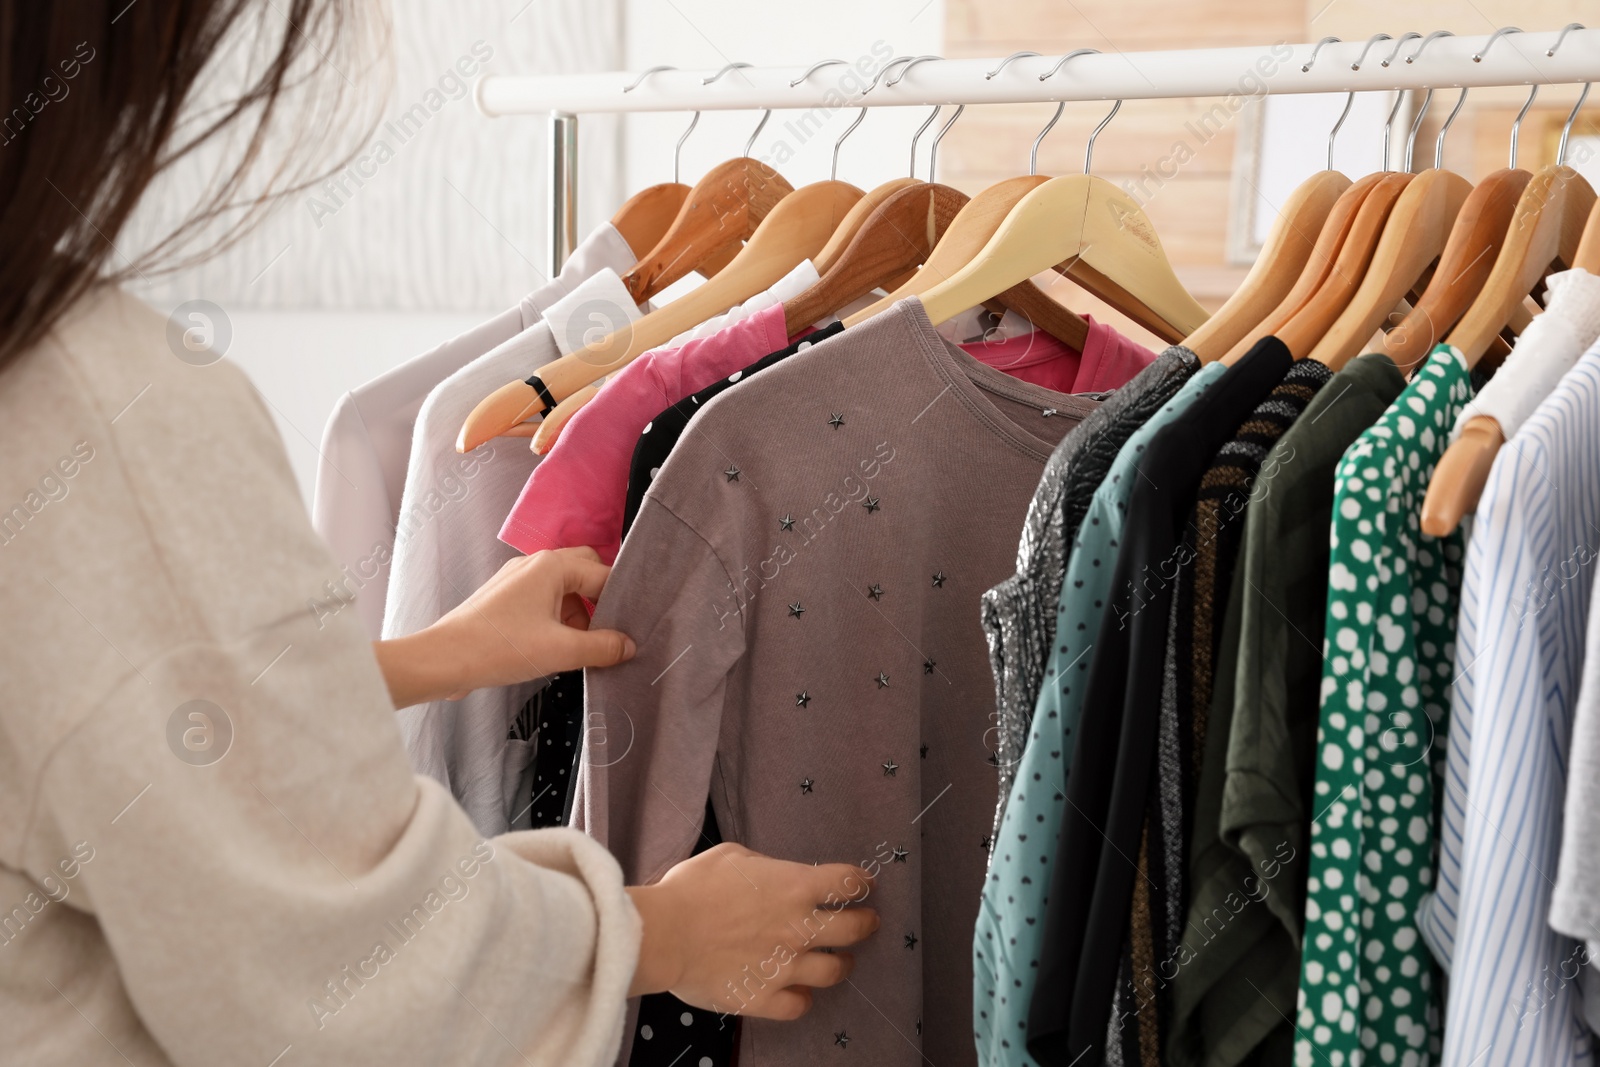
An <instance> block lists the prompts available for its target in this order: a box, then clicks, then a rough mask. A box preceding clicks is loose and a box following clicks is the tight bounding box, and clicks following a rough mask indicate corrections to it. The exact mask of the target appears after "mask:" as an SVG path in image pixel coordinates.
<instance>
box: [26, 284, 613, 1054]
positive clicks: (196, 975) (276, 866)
mask: <svg viewBox="0 0 1600 1067" xmlns="http://www.w3.org/2000/svg"><path fill="white" fill-rule="evenodd" d="M180 350H181V348H180ZM307 429H310V428H307ZM340 579H341V575H340V574H339V573H338V572H337V571H336V569H335V567H334V564H333V562H332V560H331V558H330V557H329V554H328V552H327V550H326V549H325V548H324V546H323V544H322V543H321V541H319V540H318V538H317V537H316V535H315V534H314V533H313V532H312V529H311V526H310V524H309V523H308V521H307V519H306V515H305V512H304V509H303V506H302V504H301V502H300V497H299V493H298V491H297V489H296V486H295V482H294V478H293V476H292V475H291V473H290V470H289V466H288V464H287V462H286V460H285V455H284V451H283V446H282V443H281V441H280V440H279V438H278V434H277V432H276V430H275V428H274V426H273V423H272V420H271V418H270V416H269V415H268V413H267V410H266V407H265V406H264V405H263V403H262V402H261V400H260V399H259V398H258V396H257V395H256V393H255V391H254V389H253V387H252V386H251V385H250V384H249V383H248V381H247V380H246V379H245V377H244V376H243V375H242V374H241V373H240V372H239V371H238V370H237V369H236V368H235V367H233V366H231V365H229V364H228V363H226V362H219V363H215V364H212V365H210V366H194V365H191V363H188V362H185V361H183V360H180V359H178V358H177V357H176V356H175V355H174V354H173V350H172V346H171V345H170V344H169V340H168V324H167V322H166V321H165V320H164V319H163V318H162V317H161V316H160V315H159V314H157V313H155V312H154V311H152V310H151V309H149V308H147V307H145V306H144V305H142V304H140V303H139V302H138V301H136V300H134V299H132V298H131V297H129V296H127V295H126V294H123V293H121V292H118V291H115V290H102V291H100V292H97V293H95V294H93V295H92V296H91V297H90V298H88V299H86V300H85V301H83V303H82V304H81V305H80V307H79V308H78V309H76V311H75V312H74V313H73V314H72V315H71V316H70V317H69V319H68V320H67V321H66V322H65V323H63V324H62V326H61V327H59V328H58V329H57V331H56V332H55V334H54V335H53V336H52V337H51V338H49V339H47V340H46V341H45V342H43V343H41V344H40V345H39V346H38V347H37V348H36V349H35V350H34V351H32V352H29V353H27V354H26V355H25V356H24V357H23V358H22V359H21V360H20V361H19V362H17V363H14V364H13V365H11V366H10V367H8V368H6V369H5V370H4V371H3V372H0V666H3V670H0V677H3V678H4V680H5V683H6V686H5V694H4V699H3V700H0V814H3V816H4V817H3V818H0V1035H3V1037H0V1064H6V1065H9V1064H27V1065H29V1067H49V1065H54V1064H70V1065H72V1067H88V1065H97V1064H116V1065H119V1067H125V1065H126V1064H129V1063H132V1064H136V1065H138V1067H145V1065H151V1064H197V1065H205V1067H225V1065H232V1064H238V1065H241V1067H268V1065H269V1064H271V1065H279V1067H300V1065H305V1064H339V1065H344V1064H368V1063H371V1064H385V1065H398V1064H423V1065H433V1064H441V1065H442V1064H502V1063H503V1064H540V1065H543V1064H561V1065H563V1067H566V1065H574V1064H599V1063H606V1062H609V1061H610V1060H611V1059H612V1058H613V1057H614V1056H615V1053H616V1049H617V1045H618V1041H619V1037H620V1027H621V1019H622V1009H623V1003H624V997H625V995H626V992H627V986H628V983H629V981H630V979H631V977H632V973H633V968H634V963H635V958H636V954H637V951H638V941H639V924H638V917H637V915H636V913H635V912H634V910H633V908H632V905H631V903H630V901H629V900H628V897H627V895H626V894H625V893H624V892H623V889H622V881H621V877H620V874H619V871H618V867H617V864H616V863H615V862H614V861H613V860H612V858H611V857H610V856H609V855H608V854H607V853H606V852H605V851H604V850H603V849H601V848H600V847H599V846H598V845H596V844H595V843H594V842H592V841H590V840H589V839H587V838H585V837H583V836H581V835H580V834H577V833H576V832H572V831H564V830H554V831H539V832H534V833H519V834H510V835H506V836H502V837H497V838H493V839H490V840H488V841H485V840H483V839H481V838H480V837H479V836H478V835H477V834H476V833H475V832H474V830H473V828H472V826H471V824H470V823H469V822H468V820H467V818H466V816H465V815H464V814H463V813H462V812H461V810H460V809H459V808H458V807H457V806H456V804H455V802H454V801H453V800H452V799H451V798H450V796H449V795H448V794H447V793H446V792H444V791H443V790H442V789H441V788H440V787H439V786H438V785H436V784H435V783H434V782H432V781H430V780H428V779H426V778H418V777H415V776H414V775H413V774H412V773H411V770H410V767H409V765H408V763H407V760H406V755H405V752H404V750H403V749H402V747H401V744H400V736H399V733H398V731H397V729H396V726H395V720H394V708H393V707H392V706H391V704H390V702H389V698H388V693H387V690H386V688H385V686H384V682H383V679H382V677H381V675H380V674H379V672H378V669H377V665H376V663H375V662H374V660H373V657H372V654H371V650H370V646H369V645H368V643H367V638H366V635H365V633H364V632H363V630H362V627H361V625H360V623H359V621H358V620H357V618H356V614H355V612H354V611H352V610H349V609H347V608H345V609H341V607H340V605H341V604H342V603H343V601H341V600H340V599H339V597H336V596H334V595H333V591H334V590H333V587H330V585H329V584H328V583H330V582H332V583H337V582H338V581H340Z"/></svg>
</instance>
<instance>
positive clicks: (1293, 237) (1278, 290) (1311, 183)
mask: <svg viewBox="0 0 1600 1067" xmlns="http://www.w3.org/2000/svg"><path fill="white" fill-rule="evenodd" d="M1350 185H1351V182H1350V179H1349V178H1347V177H1345V176H1344V175H1343V174H1340V173H1339V172H1338V171H1336V170H1323V171H1318V172H1317V173H1316V174H1313V175H1312V176H1311V177H1309V178H1307V179H1306V180H1305V181H1303V182H1301V183H1300V185H1299V186H1298V187H1297V188H1296V189H1295V191H1294V192H1293V193H1291V194H1290V196H1289V199H1288V201H1287V202H1285V204H1284V205H1283V208H1282V210H1280V211H1279V212H1278V219H1277V221H1276V222H1274V223H1273V224H1272V232H1271V233H1269V234H1268V235H1267V240H1266V243H1265V244H1263V245H1262V246H1261V254H1260V255H1259V256H1257V257H1256V261H1255V264H1254V266H1252V267H1251V268H1250V273H1249V274H1247V275H1245V279H1244V281H1243V282H1241V283H1240V285H1239V288H1238V289H1236V290H1234V293H1233V295H1232V296H1230V297H1229V298H1228V299H1227V301H1226V302H1225V303H1224V304H1223V305H1222V307H1220V308H1218V309H1217V311H1216V312H1215V313H1213V314H1212V316H1211V317H1210V318H1209V319H1207V320H1206V321H1205V322H1203V323H1202V324H1201V325H1200V328H1199V329H1198V330H1196V331H1195V332H1194V333H1192V334H1190V335H1189V336H1188V337H1186V338H1184V340H1183V346H1184V347H1185V348H1187V349H1189V350H1190V351H1191V352H1193V353H1194V354H1195V355H1197V356H1199V357H1200V358H1201V360H1203V361H1209V360H1213V359H1218V358H1221V357H1222V356H1224V355H1226V354H1227V353H1228V352H1229V351H1230V350H1231V349H1232V348H1233V347H1234V346H1235V345H1237V344H1238V343H1239V342H1240V341H1242V340H1244V338H1245V335H1246V334H1248V333H1249V332H1250V331H1251V330H1252V329H1255V328H1256V327H1257V326H1259V325H1261V324H1262V323H1263V322H1265V321H1267V319H1268V317H1269V316H1270V315H1271V314H1272V312H1273V311H1275V310H1276V309H1277V308H1278V307H1279V306H1280V305H1281V304H1282V303H1283V302H1284V300H1285V298H1286V297H1288V295H1289V292H1290V290H1291V289H1292V288H1293V287H1294V285H1295V282H1296V281H1297V280H1298V279H1299V278H1300V277H1301V276H1302V275H1304V274H1305V271H1306V264H1307V263H1308V262H1310V260H1311V257H1312V254H1313V252H1314V251H1316V244H1317V240H1318V238H1319V237H1320V236H1321V234H1322V228H1323V224H1324V223H1326V222H1327V221H1328V219H1329V217H1330V216H1331V215H1332V214H1333V210H1334V207H1335V205H1336V204H1338V202H1339V198H1340V196H1342V195H1343V194H1344V192H1345V190H1347V189H1349V188H1350ZM1352 217H1353V212H1352ZM1332 258H1333V257H1332V255H1331V254H1330V255H1329V256H1328V260H1329V262H1331V261H1332ZM1302 303H1303V301H1302Z"/></svg>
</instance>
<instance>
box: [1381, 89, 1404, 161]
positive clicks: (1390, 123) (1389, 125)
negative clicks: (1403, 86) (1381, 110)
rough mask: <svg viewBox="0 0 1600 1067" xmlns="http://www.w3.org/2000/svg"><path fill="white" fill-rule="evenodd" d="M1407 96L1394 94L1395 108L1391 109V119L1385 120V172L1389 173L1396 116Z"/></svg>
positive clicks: (1401, 93)
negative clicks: (1390, 137) (1391, 142)
mask: <svg viewBox="0 0 1600 1067" xmlns="http://www.w3.org/2000/svg"><path fill="white" fill-rule="evenodd" d="M1405 99H1406V94H1405V93H1404V92H1396V93H1395V94H1394V107H1391V108H1390V109H1389V117H1388V118H1386V119H1384V120H1383V172H1384V173H1385V174H1387V173H1389V134H1390V132H1391V131H1392V130H1393V129H1394V120H1395V116H1396V115H1398V114H1400V105H1401V104H1402V103H1404V102H1405Z"/></svg>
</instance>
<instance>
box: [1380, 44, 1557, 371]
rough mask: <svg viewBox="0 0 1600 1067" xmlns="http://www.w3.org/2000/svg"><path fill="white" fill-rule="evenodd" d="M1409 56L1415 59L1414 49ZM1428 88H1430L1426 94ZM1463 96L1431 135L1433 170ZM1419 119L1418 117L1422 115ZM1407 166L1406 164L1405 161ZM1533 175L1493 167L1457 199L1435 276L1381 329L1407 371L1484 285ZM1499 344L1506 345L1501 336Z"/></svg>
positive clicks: (1389, 351)
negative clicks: (1397, 318)
mask: <svg viewBox="0 0 1600 1067" xmlns="http://www.w3.org/2000/svg"><path fill="white" fill-rule="evenodd" d="M1447 33H1448V31H1435V33H1433V34H1430V35H1429V38H1428V40H1432V39H1433V38H1434V37H1435V36H1443V35H1446V34H1447ZM1427 44H1428V42H1427V41H1424V42H1423V44H1422V47H1419V48H1418V49H1417V53H1418V54H1420V53H1421V51H1422V48H1425V47H1427ZM1411 58H1412V59H1415V58H1416V55H1413V56H1412V57H1411ZM1407 62H1409V60H1408V61H1407ZM1431 92H1432V91H1431V90H1430V95H1431ZM1466 102H1467V90H1466V89H1465V88H1463V89H1462V90H1461V93H1460V95H1459V96H1457V97H1456V104H1455V107H1453V108H1451V109H1450V114H1449V116H1448V117H1447V118H1446V119H1445V120H1444V125H1443V126H1441V127H1440V128H1439V135H1438V137H1437V139H1436V140H1435V141H1434V145H1433V169H1434V170H1439V169H1441V168H1442V167H1443V165H1444V139H1445V137H1446V136H1447V135H1448V134H1449V132H1450V127H1451V126H1452V125H1453V124H1454V123H1455V121H1456V116H1457V115H1459V114H1460V113H1461V108H1462V105H1464V104H1465V103H1466ZM1418 121H1419V122H1420V115H1419V117H1418ZM1417 125H1418V123H1417V122H1414V123H1412V127H1411V132H1412V137H1413V138H1414V137H1415V136H1416V129H1417ZM1410 154H1411V149H1410V146H1409V145H1408V146H1407V149H1406V157H1407V160H1408V161H1409V159H1410ZM1406 169H1407V170H1409V169H1410V166H1409V163H1408V166H1407V168H1406ZM1532 177H1533V175H1532V174H1530V173H1528V172H1527V171H1525V170H1520V169H1516V168H1505V169H1502V170H1497V171H1495V172H1494V173H1493V174H1490V175H1489V176H1488V177H1486V178H1484V179H1483V180H1482V181H1480V182H1479V183H1478V184H1477V185H1476V186H1474V187H1473V190H1472V192H1470V193H1468V194H1467V200H1466V203H1464V204H1462V205H1461V213H1460V214H1459V215H1457V216H1456V222H1455V225H1454V226H1453V227H1451V230H1450V238H1449V240H1447V241H1446V242H1445V246H1444V252H1443V253H1441V254H1440V256H1439V264H1438V266H1437V267H1435V268H1434V272H1433V278H1431V279H1430V280H1429V281H1428V285H1427V288H1426V289H1425V290H1424V291H1423V293H1422V296H1421V298H1420V299H1418V300H1417V302H1416V305H1415V306H1414V307H1412V308H1411V309H1410V310H1409V311H1408V312H1407V313H1406V314H1405V315H1404V317H1402V318H1401V320H1400V323H1399V324H1398V325H1397V326H1396V327H1395V328H1394V329H1391V330H1389V331H1388V332H1387V333H1386V334H1384V337H1383V343H1382V345H1381V350H1382V351H1383V352H1384V353H1385V354H1386V355H1388V356H1389V358H1390V359H1391V360H1393V361H1394V364H1395V366H1396V367H1398V368H1400V370H1401V371H1403V372H1404V371H1409V370H1410V369H1411V368H1413V367H1415V366H1417V365H1418V364H1420V363H1421V362H1422V361H1423V360H1424V359H1426V358H1427V357H1428V353H1430V352H1432V351H1433V348H1434V346H1435V345H1436V344H1437V343H1438V342H1439V340H1440V339H1441V338H1442V337H1443V336H1444V333H1445V331H1447V330H1449V329H1450V327H1452V326H1454V325H1455V324H1456V322H1457V321H1458V320H1459V319H1460V318H1461V316H1462V314H1463V313H1464V312H1465V311H1466V310H1467V308H1468V307H1469V306H1470V305H1471V304H1472V300H1473V298H1474V297H1475V296H1477V294H1478V293H1479V291H1481V290H1482V288H1483V283H1484V280H1485V279H1486V278H1488V276H1489V271H1490V270H1491V269H1493V267H1494V261H1495V257H1496V256H1498V255H1499V252H1500V246H1501V243H1502V242H1503V241H1504V240H1505V235H1506V230H1507V228H1508V227H1509V226H1510V224H1511V212H1512V210H1513V209H1514V208H1515V207H1516V204H1517V200H1518V198H1520V197H1521V195H1522V190H1523V189H1524V188H1525V187H1526V186H1527V184H1528V180H1529V179H1530V178H1532ZM1513 325H1514V326H1517V327H1518V328H1519V329H1520V327H1521V326H1522V325H1525V323H1518V322H1516V321H1515V318H1514V319H1513ZM1498 344H1499V345H1501V346H1504V342H1503V341H1501V342H1498Z"/></svg>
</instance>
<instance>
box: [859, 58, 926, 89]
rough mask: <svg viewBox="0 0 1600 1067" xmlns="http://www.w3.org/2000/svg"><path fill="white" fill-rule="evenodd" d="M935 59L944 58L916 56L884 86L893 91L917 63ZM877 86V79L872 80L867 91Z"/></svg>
mask: <svg viewBox="0 0 1600 1067" xmlns="http://www.w3.org/2000/svg"><path fill="white" fill-rule="evenodd" d="M935 59H938V60H943V59H944V56H918V57H917V58H916V59H913V60H911V61H910V62H909V63H907V64H906V65H905V66H903V67H901V68H900V69H899V71H897V72H896V73H895V74H894V76H893V77H891V78H890V79H889V80H888V81H887V82H885V83H884V84H885V85H887V86H888V87H889V88H891V89H893V88H894V87H895V86H896V85H899V84H900V83H901V82H903V81H905V78H906V75H907V74H910V73H911V68H912V67H914V66H916V65H917V64H918V63H927V62H929V61H931V60H935ZM888 69H889V68H888V67H887V66H886V67H884V70H888ZM880 73H881V72H880ZM877 86H878V79H877V78H874V79H872V84H871V85H870V86H868V88H869V89H875V88H877Z"/></svg>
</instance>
